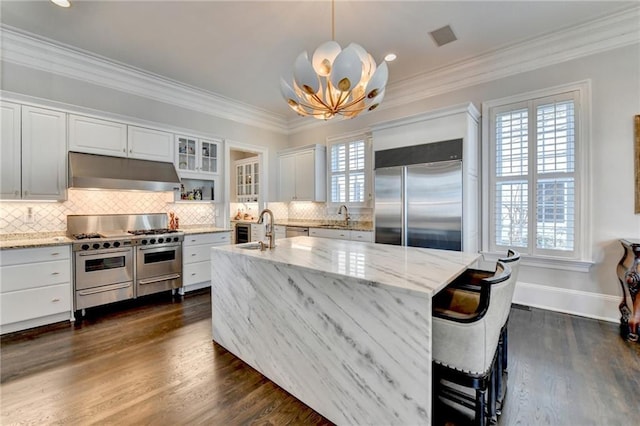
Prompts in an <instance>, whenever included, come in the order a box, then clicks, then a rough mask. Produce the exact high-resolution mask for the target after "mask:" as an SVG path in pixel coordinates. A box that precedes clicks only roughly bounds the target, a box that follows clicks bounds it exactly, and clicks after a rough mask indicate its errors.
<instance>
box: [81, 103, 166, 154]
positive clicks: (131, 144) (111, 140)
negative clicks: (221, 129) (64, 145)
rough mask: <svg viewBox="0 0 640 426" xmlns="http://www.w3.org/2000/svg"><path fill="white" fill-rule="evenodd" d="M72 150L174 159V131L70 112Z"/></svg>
mask: <svg viewBox="0 0 640 426" xmlns="http://www.w3.org/2000/svg"><path fill="white" fill-rule="evenodd" d="M69 150H70V151H77V152H86V153H89V154H102V155H111V156H115V157H131V158H139V159H142V160H155V161H164V162H168V163H172V162H173V152H174V149H173V134H172V133H168V132H163V131H161V130H155V129H147V128H144V127H138V126H128V125H126V124H124V123H118V122H115V121H110V120H103V119H99V118H93V117H84V116H81V115H75V114H69Z"/></svg>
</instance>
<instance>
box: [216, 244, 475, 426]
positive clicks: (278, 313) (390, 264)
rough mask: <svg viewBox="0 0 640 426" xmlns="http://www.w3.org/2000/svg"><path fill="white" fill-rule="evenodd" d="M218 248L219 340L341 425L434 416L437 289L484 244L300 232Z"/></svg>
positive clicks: (427, 419) (415, 420)
mask: <svg viewBox="0 0 640 426" xmlns="http://www.w3.org/2000/svg"><path fill="white" fill-rule="evenodd" d="M251 244H252V243H249V244H248V245H247V244H244V245H235V246H224V247H214V248H212V249H211V265H212V268H211V273H212V277H211V278H212V279H211V283H212V285H211V287H212V290H211V300H212V317H213V318H212V321H213V340H214V341H216V342H217V343H219V344H220V345H222V346H223V347H225V348H226V349H227V350H229V351H230V352H231V353H233V354H234V355H236V356H238V357H239V358H240V359H242V360H243V361H245V362H246V363H247V364H249V365H251V366H252V367H253V368H255V369H256V370H258V371H259V372H261V373H262V374H264V375H265V376H266V377H268V378H269V379H271V380H272V381H273V382H275V383H276V384H278V385H279V386H281V387H282V388H284V389H285V390H287V391H288V392H290V393H291V394H292V395H294V396H295V397H296V398H298V399H300V400H301V401H302V402H304V403H305V404H307V405H308V406H310V407H311V408H313V409H314V410H316V411H317V412H318V413H320V414H322V415H323V416H325V417H326V418H328V419H329V420H331V421H332V422H335V423H338V424H399V425H400V424H402V425H406V424H412V425H414V424H430V423H431V298H432V297H433V295H434V294H435V293H436V292H438V291H439V290H441V289H442V288H444V287H445V286H446V285H447V284H448V283H449V282H451V281H452V280H453V279H454V278H455V277H456V276H458V275H459V274H460V273H461V272H462V271H464V270H465V269H466V268H467V267H468V266H469V265H470V264H472V263H473V262H474V261H475V260H476V259H477V258H478V255H477V254H471V253H461V252H453V251H441V250H431V249H422V248H414V247H399V246H390V245H382V244H371V243H361V242H354V241H344V240H331V239H325V238H312V237H296V238H287V239H284V240H278V241H277V247H275V248H274V249H273V250H266V251H260V250H258V249H249V248H247V247H252V246H251Z"/></svg>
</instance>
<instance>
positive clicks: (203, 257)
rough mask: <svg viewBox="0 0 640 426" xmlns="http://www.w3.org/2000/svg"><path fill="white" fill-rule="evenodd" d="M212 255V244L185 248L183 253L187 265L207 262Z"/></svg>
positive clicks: (183, 259)
mask: <svg viewBox="0 0 640 426" xmlns="http://www.w3.org/2000/svg"><path fill="white" fill-rule="evenodd" d="M210 255H211V244H204V245H199V246H189V247H185V248H184V250H183V253H182V261H183V262H184V264H185V265H188V264H190V263H195V262H205V261H207V260H209V258H210Z"/></svg>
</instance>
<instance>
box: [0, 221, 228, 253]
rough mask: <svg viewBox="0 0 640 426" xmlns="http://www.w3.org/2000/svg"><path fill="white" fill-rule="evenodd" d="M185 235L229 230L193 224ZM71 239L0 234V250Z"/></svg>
mask: <svg viewBox="0 0 640 426" xmlns="http://www.w3.org/2000/svg"><path fill="white" fill-rule="evenodd" d="M179 230H180V231H182V232H184V234H185V235H194V234H212V233H217V232H231V230H230V229H226V228H216V227H215V226H204V225H193V226H186V227H184V228H180V229H179ZM72 242H73V240H72V239H71V238H69V237H67V236H66V234H65V233H64V232H30V233H23V234H3V235H0V250H5V249H17V248H36V247H48V246H62V245H69V244H71V243H72Z"/></svg>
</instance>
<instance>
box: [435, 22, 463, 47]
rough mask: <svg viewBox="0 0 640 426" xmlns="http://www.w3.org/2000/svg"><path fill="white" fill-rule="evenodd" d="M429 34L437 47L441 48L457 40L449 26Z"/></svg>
mask: <svg viewBox="0 0 640 426" xmlns="http://www.w3.org/2000/svg"><path fill="white" fill-rule="evenodd" d="M429 34H430V35H431V38H432V39H433V41H434V42H435V43H436V45H437V46H438V47H442V46H444V45H445V44H448V43H451V42H452V41H456V40H457V39H458V37H456V35H455V34H454V33H453V30H452V29H451V27H450V26H449V25H447V26H445V27H442V28H438V29H437V30H435V31H431V32H430V33H429Z"/></svg>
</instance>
